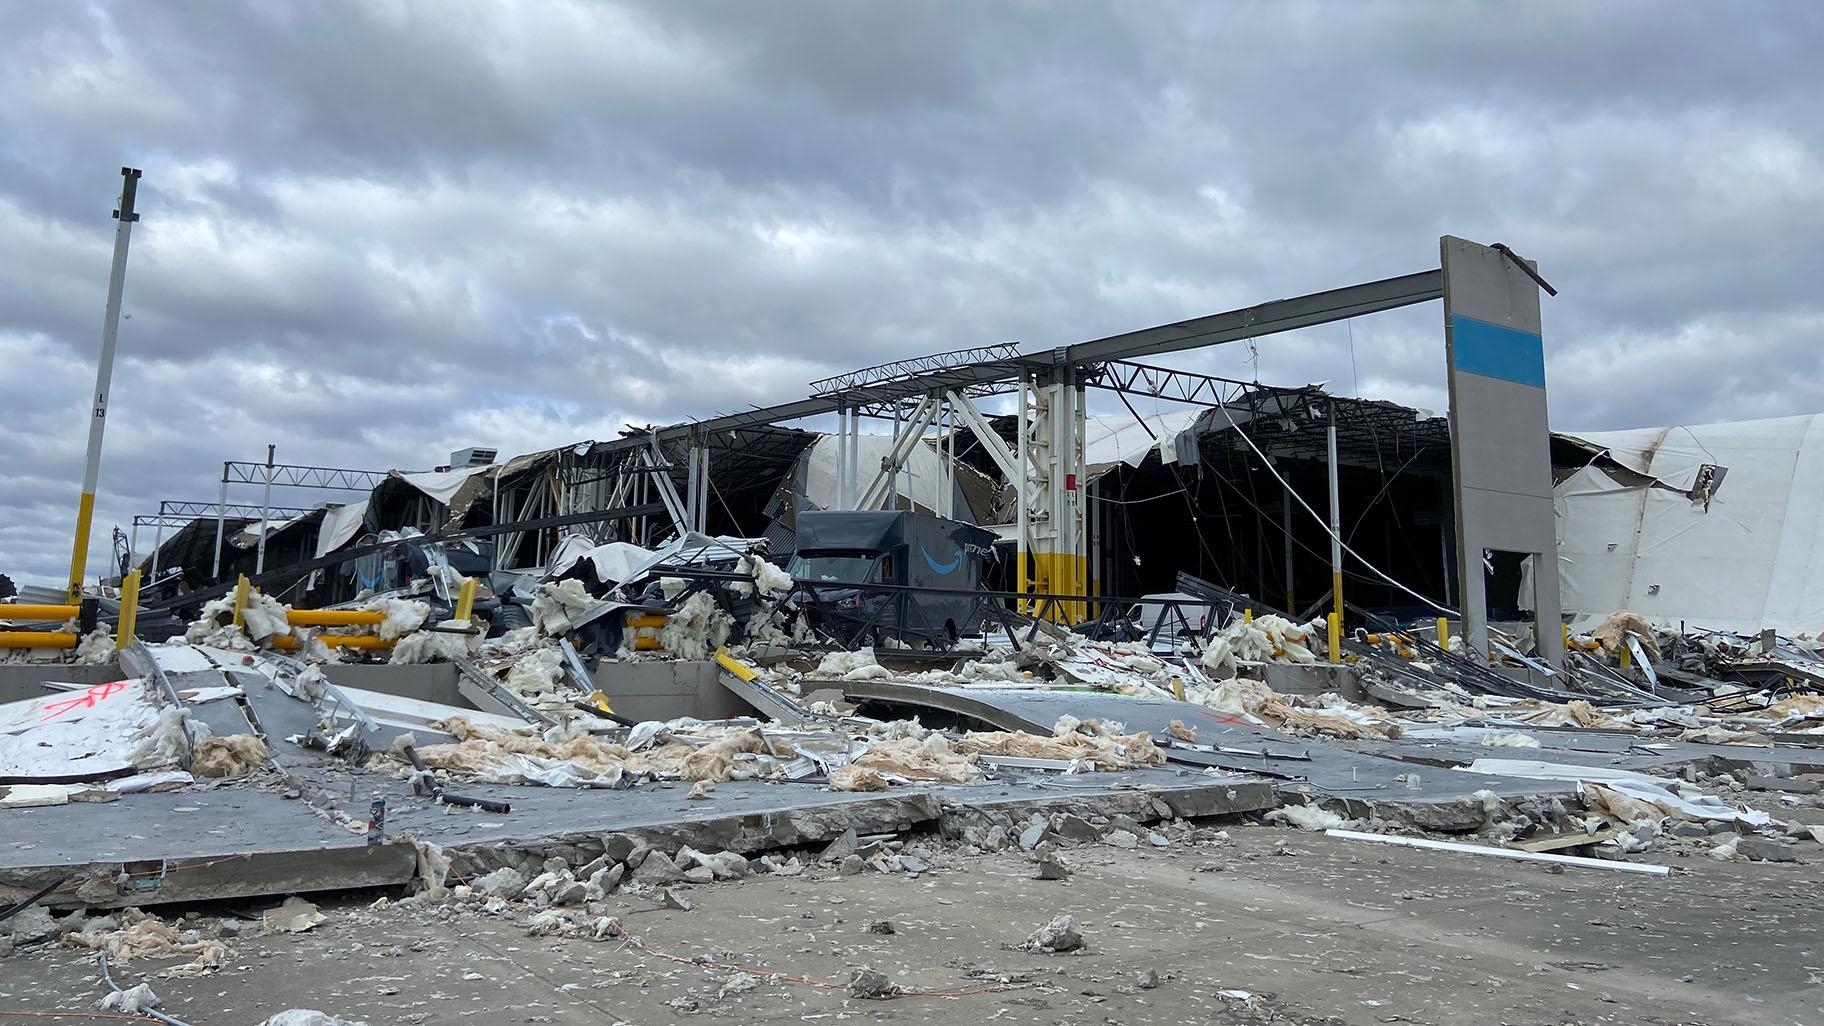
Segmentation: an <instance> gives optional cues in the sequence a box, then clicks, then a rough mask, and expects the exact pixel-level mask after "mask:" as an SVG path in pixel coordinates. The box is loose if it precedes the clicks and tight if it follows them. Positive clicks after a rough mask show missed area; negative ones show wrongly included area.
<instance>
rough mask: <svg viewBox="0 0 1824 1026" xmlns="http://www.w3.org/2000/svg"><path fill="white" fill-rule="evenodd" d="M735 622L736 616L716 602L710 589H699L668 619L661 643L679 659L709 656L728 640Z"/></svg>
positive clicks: (662, 631) (661, 633)
mask: <svg viewBox="0 0 1824 1026" xmlns="http://www.w3.org/2000/svg"><path fill="white" fill-rule="evenodd" d="M734 626H735V621H734V618H732V617H730V616H729V615H728V613H726V612H724V611H723V609H722V607H720V606H718V605H716V600H715V599H714V598H712V597H711V596H710V594H709V592H706V591H699V592H697V593H696V594H695V595H692V596H691V597H690V598H687V599H685V600H684V604H683V605H682V606H679V607H678V608H677V609H676V610H674V611H673V612H672V613H671V615H670V616H669V617H668V618H667V619H666V621H665V628H664V629H663V630H661V631H660V632H659V647H660V648H663V649H664V650H665V651H666V652H667V653H668V654H670V655H673V656H676V657H677V658H679V659H708V658H709V656H710V653H712V652H714V651H715V650H716V649H718V648H721V647H722V646H723V645H726V644H728V635H729V632H730V631H732V630H733V629H734Z"/></svg>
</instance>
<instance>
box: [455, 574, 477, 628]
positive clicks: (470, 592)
mask: <svg viewBox="0 0 1824 1026" xmlns="http://www.w3.org/2000/svg"><path fill="white" fill-rule="evenodd" d="M476 583H477V582H476V580H475V578H473V577H470V578H468V579H467V580H465V581H463V582H462V588H461V590H459V591H458V592H457V593H456V609H455V613H456V615H455V617H454V619H457V620H461V621H462V622H463V623H468V622H469V618H470V617H472V616H473V615H474V613H475V585H476Z"/></svg>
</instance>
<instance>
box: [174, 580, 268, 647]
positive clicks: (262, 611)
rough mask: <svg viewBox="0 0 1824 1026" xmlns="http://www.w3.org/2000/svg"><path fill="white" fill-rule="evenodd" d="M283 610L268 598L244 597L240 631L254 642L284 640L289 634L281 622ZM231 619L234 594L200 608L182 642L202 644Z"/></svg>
mask: <svg viewBox="0 0 1824 1026" xmlns="http://www.w3.org/2000/svg"><path fill="white" fill-rule="evenodd" d="M287 608H288V607H287V606H286V605H285V604H284V603H283V602H280V601H279V600H278V599H275V598H273V597H272V596H270V595H264V594H261V593H260V592H257V591H256V592H252V593H251V594H249V595H248V597H247V605H246V607H245V608H244V609H242V610H241V627H242V630H244V631H245V632H246V634H247V637H249V638H251V639H253V640H254V641H256V642H258V641H265V640H266V639H268V638H271V637H274V636H281V637H288V636H290V635H291V633H292V631H291V625H290V624H289V623H286V622H285V612H286V609H287ZM233 620H234V595H233V594H232V593H230V594H228V595H224V596H222V597H221V598H219V599H216V600H214V601H212V602H209V603H208V604H206V605H204V606H203V614H202V615H201V616H199V617H197V618H196V619H195V620H193V621H191V623H190V627H189V629H188V630H186V631H185V632H184V640H185V641H188V642H190V643H191V644H193V645H198V644H204V643H205V642H207V641H208V640H209V637H210V635H211V634H213V633H214V632H215V630H216V628H217V627H218V626H220V625H221V624H223V623H232V622H233Z"/></svg>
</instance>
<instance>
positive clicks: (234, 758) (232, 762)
mask: <svg viewBox="0 0 1824 1026" xmlns="http://www.w3.org/2000/svg"><path fill="white" fill-rule="evenodd" d="M270 754H271V753H269V752H268V751H267V750H266V742H264V741H261V740H260V739H259V738H257V737H254V736H253V735H252V734H228V735H224V736H222V737H210V738H204V739H203V740H201V741H198V742H197V743H196V749H195V750H194V751H193V752H191V753H190V771H191V772H192V773H194V774H196V775H197V776H199V777H244V776H246V775H247V774H249V773H252V772H253V771H254V770H257V769H259V768H260V767H261V766H263V765H265V764H266V758H267V756H268V755H270Z"/></svg>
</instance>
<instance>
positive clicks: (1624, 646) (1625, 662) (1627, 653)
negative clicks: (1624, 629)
mask: <svg viewBox="0 0 1824 1026" xmlns="http://www.w3.org/2000/svg"><path fill="white" fill-rule="evenodd" d="M1621 668H1622V669H1624V670H1632V669H1633V668H1634V650H1633V649H1631V648H1629V647H1628V639H1627V638H1622V639H1621Z"/></svg>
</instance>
